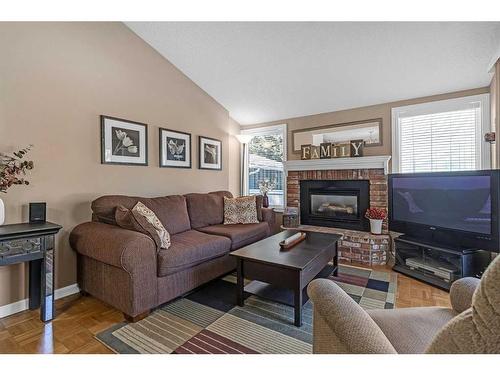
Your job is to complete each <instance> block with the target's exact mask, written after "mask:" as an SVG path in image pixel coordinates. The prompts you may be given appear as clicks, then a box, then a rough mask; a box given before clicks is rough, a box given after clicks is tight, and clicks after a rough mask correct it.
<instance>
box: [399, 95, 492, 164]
mask: <svg viewBox="0 0 500 375" xmlns="http://www.w3.org/2000/svg"><path fill="white" fill-rule="evenodd" d="M472 103H480V106H481V124H480V126H478V123H477V122H476V132H477V134H478V137H477V142H476V158H477V159H476V170H481V169H489V168H491V147H490V144H489V143H487V142H485V141H484V134H486V133H488V132H490V131H491V130H490V126H491V125H490V94H489V93H485V94H479V95H470V96H463V97H459V98H453V99H444V100H437V101H432V102H424V103H419V104H412V105H407V106H402V107H393V108H392V109H391V133H392V136H391V138H392V157H391V162H392V173H402V172H401V165H400V155H401V147H400V146H401V145H400V139H401V134H400V133H401V132H400V127H399V119H400V117H402V116H401V115H402V114H406V115H411V116H418V115H426V114H427V115H428V114H433V113H440V112H448V111H454V110H460V108H462V109H463V108H465V107H466V106H467V105H468V104H469V105H470V104H472ZM428 172H430V171H428Z"/></svg>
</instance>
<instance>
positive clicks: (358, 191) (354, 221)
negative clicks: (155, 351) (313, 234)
mask: <svg viewBox="0 0 500 375" xmlns="http://www.w3.org/2000/svg"><path fill="white" fill-rule="evenodd" d="M368 207H370V182H369V181H368V180H302V181H300V222H301V223H302V224H306V225H318V226H325V227H334V228H344V229H354V230H361V231H368V230H369V229H370V225H369V222H368V220H367V219H365V217H364V214H365V211H366V209H367V208H368Z"/></svg>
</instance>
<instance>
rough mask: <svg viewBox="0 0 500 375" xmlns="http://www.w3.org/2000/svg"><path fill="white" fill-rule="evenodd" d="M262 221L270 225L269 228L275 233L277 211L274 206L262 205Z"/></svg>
mask: <svg viewBox="0 0 500 375" xmlns="http://www.w3.org/2000/svg"><path fill="white" fill-rule="evenodd" d="M262 221H263V222H266V223H267V225H269V230H270V231H271V233H273V231H274V227H275V225H276V213H275V212H274V210H273V209H272V208H265V207H262Z"/></svg>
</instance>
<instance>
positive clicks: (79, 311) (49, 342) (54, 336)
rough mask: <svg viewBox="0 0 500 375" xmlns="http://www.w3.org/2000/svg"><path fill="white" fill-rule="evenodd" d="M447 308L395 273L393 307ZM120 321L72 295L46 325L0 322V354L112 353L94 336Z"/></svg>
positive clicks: (440, 297) (444, 300)
mask: <svg viewBox="0 0 500 375" xmlns="http://www.w3.org/2000/svg"><path fill="white" fill-rule="evenodd" d="M379 268H380V267H379ZM383 269H386V268H383ZM449 305H450V303H449V297H448V293H446V292H444V291H442V290H439V289H437V288H434V287H432V286H430V285H427V284H424V283H421V282H419V281H417V280H414V279H411V278H409V277H406V276H404V275H401V274H398V288H397V296H396V307H397V308H398V307H418V306H449ZM121 321H123V315H122V314H121V313H120V312H119V311H118V310H116V309H114V308H113V307H110V306H108V305H106V304H105V303H103V302H100V301H98V300H97V299H95V298H93V297H90V296H85V297H82V296H80V295H79V294H75V295H73V296H69V297H66V298H63V299H60V300H58V301H56V318H55V319H54V320H53V321H52V322H50V323H47V324H44V323H42V322H41V321H40V319H39V312H38V310H36V311H24V312H21V313H18V314H15V315H11V316H9V317H6V318H3V319H0V354H6V353H87V354H98V353H112V352H111V350H109V349H108V348H107V347H106V346H104V345H103V344H101V343H100V342H99V341H97V340H96V339H95V338H94V334H95V333H97V332H100V331H102V330H105V329H107V328H109V327H111V326H112V325H113V324H115V323H118V322H121Z"/></svg>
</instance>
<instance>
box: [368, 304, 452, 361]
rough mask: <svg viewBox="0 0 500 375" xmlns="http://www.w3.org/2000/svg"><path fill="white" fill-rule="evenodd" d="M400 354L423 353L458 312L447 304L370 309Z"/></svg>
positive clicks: (371, 315) (373, 317)
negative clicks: (442, 305) (447, 306)
mask: <svg viewBox="0 0 500 375" xmlns="http://www.w3.org/2000/svg"><path fill="white" fill-rule="evenodd" d="M367 313H368V315H369V316H370V317H371V318H372V319H373V320H374V321H375V323H376V324H377V325H378V326H379V327H380V329H381V330H382V332H384V335H385V336H386V337H387V338H388V339H389V341H390V342H391V344H392V346H393V347H394V349H396V351H397V352H398V353H399V354H419V353H420V354H421V353H424V352H425V349H426V348H427V347H428V346H429V344H430V343H431V341H432V339H433V338H434V337H435V336H436V334H437V333H438V332H439V330H440V329H441V328H443V326H444V325H445V324H446V323H448V322H449V321H450V320H451V319H452V318H454V317H455V316H456V315H457V313H456V312H455V311H453V310H451V309H449V308H445V307H415V308H412V307H410V308H401V309H394V310H378V309H377V310H368V311H367Z"/></svg>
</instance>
